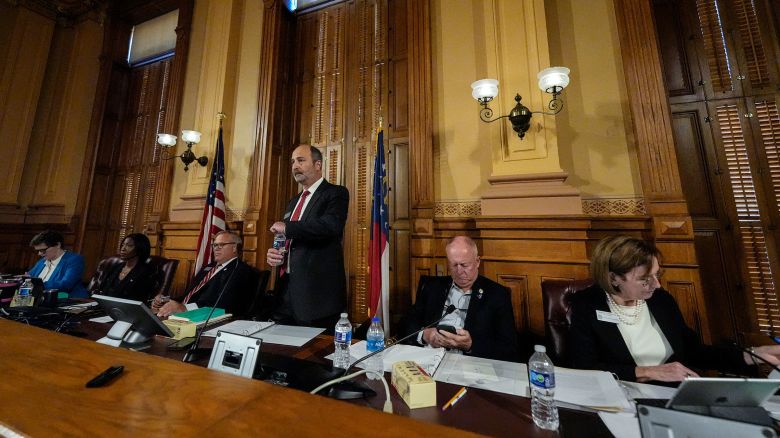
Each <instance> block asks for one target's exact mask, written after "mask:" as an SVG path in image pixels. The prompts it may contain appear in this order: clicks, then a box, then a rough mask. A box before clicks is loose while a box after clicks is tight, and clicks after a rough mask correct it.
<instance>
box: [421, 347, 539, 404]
mask: <svg viewBox="0 0 780 438" xmlns="http://www.w3.org/2000/svg"><path fill="white" fill-rule="evenodd" d="M433 379H434V380H436V381H437V382H447V383H452V384H453V385H461V386H468V387H471V388H481V389H486V390H488V391H495V392H502V393H504V394H513V395H519V396H523V397H528V369H527V368H526V365H525V364H524V363H516V362H505V361H501V360H493V359H483V358H480V357H473V356H466V355H463V354H447V355H445V356H444V360H442V362H441V365H439V369H438V370H436V373H435V374H434V375H433Z"/></svg>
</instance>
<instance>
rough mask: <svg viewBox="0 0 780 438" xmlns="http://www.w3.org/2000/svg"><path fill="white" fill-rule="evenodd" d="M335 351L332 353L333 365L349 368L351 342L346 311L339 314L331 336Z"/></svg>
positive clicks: (350, 328) (350, 325)
mask: <svg viewBox="0 0 780 438" xmlns="http://www.w3.org/2000/svg"><path fill="white" fill-rule="evenodd" d="M333 343H334V344H335V347H336V352H335V353H334V355H333V366H334V367H336V368H343V369H347V368H349V363H350V359H349V346H350V344H352V324H350V322H349V318H347V314H346V313H342V314H341V319H339V322H337V323H336V330H335V333H334V336H333Z"/></svg>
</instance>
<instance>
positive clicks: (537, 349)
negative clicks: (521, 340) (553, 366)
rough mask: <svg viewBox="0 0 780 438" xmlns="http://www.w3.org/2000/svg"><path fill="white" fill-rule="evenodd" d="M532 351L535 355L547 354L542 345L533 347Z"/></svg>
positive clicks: (545, 348)
mask: <svg viewBox="0 0 780 438" xmlns="http://www.w3.org/2000/svg"><path fill="white" fill-rule="evenodd" d="M534 351H535V352H537V353H547V347H545V346H544V345H534Z"/></svg>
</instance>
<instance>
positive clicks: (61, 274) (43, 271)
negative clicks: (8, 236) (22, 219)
mask: <svg viewBox="0 0 780 438" xmlns="http://www.w3.org/2000/svg"><path fill="white" fill-rule="evenodd" d="M30 246H31V247H32V249H33V250H35V251H37V252H38V255H39V256H41V259H40V260H38V262H37V263H36V264H35V265H33V267H32V268H30V271H29V272H28V275H30V276H31V277H38V278H40V279H41V280H43V288H44V289H57V290H58V291H59V292H67V293H68V296H69V297H71V298H86V297H88V296H89V294H88V293H87V289H86V288H85V287H84V284H83V283H82V282H81V276H82V274H84V257H82V256H81V255H79V254H76V253H74V252H71V251H66V250H65V249H64V248H63V246H64V242H63V238H62V235H61V234H60V233H57V232H56V231H49V230H47V231H43V232H41V233H39V234H37V235H36V236H35V237H33V238H32V240H31V241H30Z"/></svg>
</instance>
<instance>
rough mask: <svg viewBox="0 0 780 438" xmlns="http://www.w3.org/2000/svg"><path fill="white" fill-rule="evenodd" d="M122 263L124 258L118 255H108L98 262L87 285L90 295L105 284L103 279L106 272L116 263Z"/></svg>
mask: <svg viewBox="0 0 780 438" xmlns="http://www.w3.org/2000/svg"><path fill="white" fill-rule="evenodd" d="M121 263H122V259H120V258H119V257H116V256H112V257H106V258H104V259H103V260H101V261H100V263H98V266H97V270H96V271H95V274H94V275H92V278H91V279H90V280H89V284H88V285H87V291H88V292H89V294H90V295H92V294H93V293H95V292H97V291H99V290H100V289H101V287H102V286H103V281H105V279H106V274H108V272H109V271H110V270H111V269H112V268H113V267H114V266H116V265H119V264H121Z"/></svg>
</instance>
